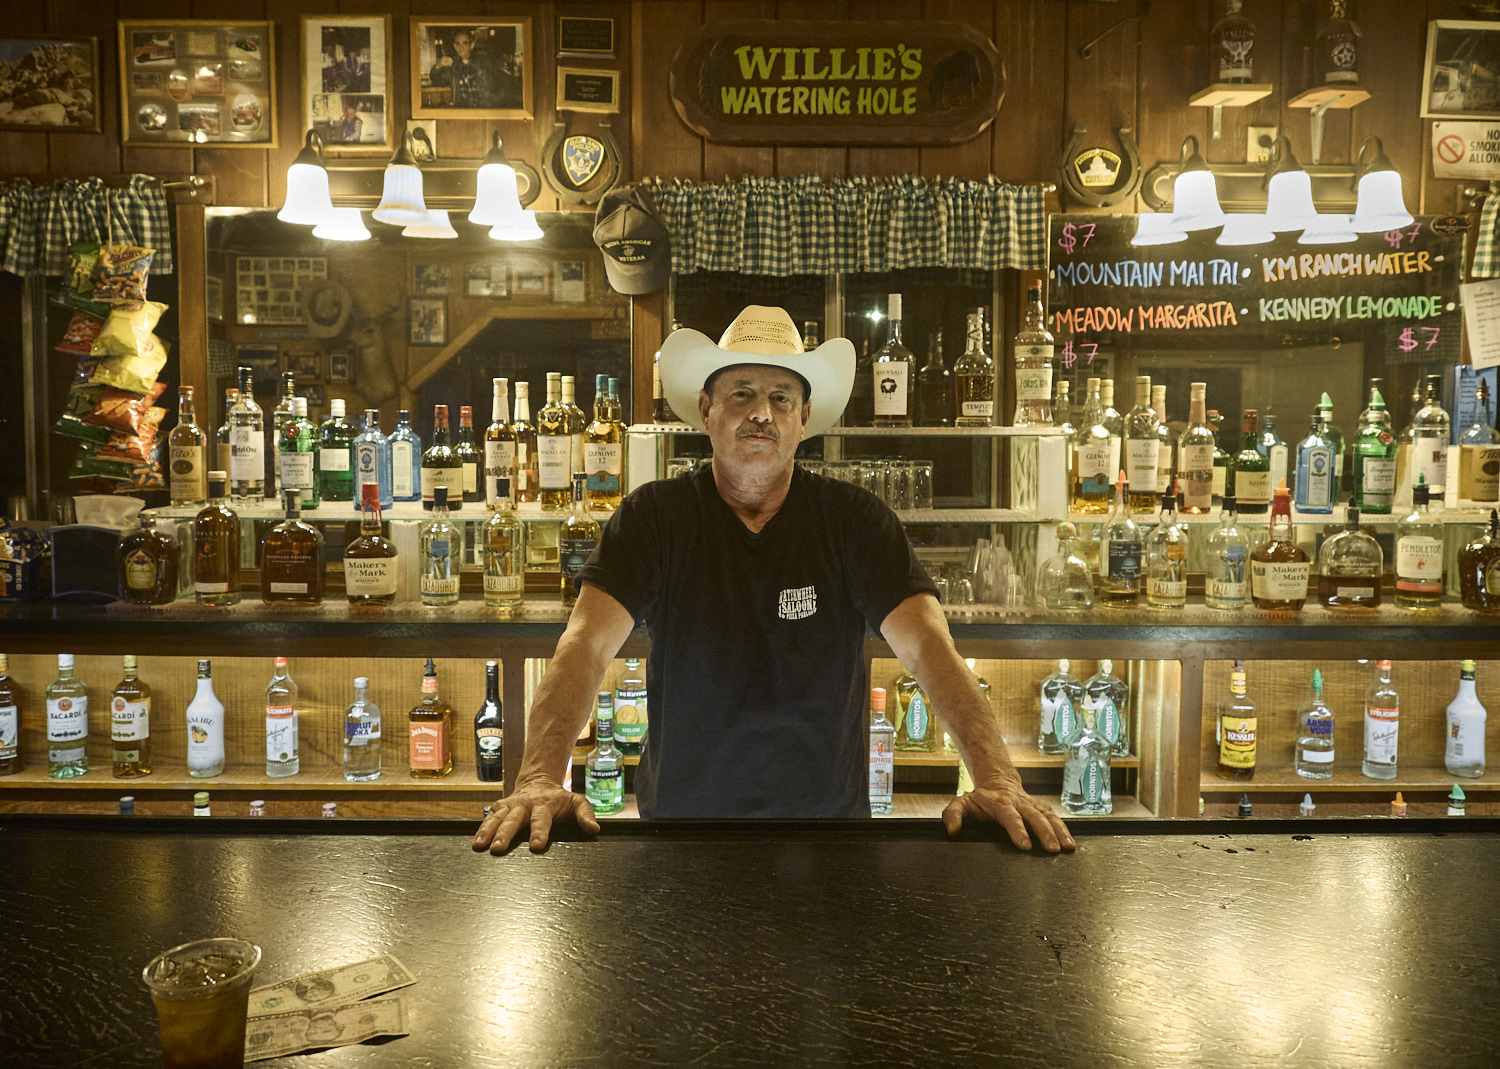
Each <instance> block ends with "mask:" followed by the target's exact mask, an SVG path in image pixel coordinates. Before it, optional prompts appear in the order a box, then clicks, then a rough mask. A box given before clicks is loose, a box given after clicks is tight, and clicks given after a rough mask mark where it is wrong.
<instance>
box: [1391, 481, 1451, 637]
mask: <svg viewBox="0 0 1500 1069" xmlns="http://www.w3.org/2000/svg"><path fill="white" fill-rule="evenodd" d="M1396 604H1397V605H1399V606H1400V607H1401V608H1403V609H1417V610H1421V611H1426V612H1436V611H1438V610H1439V609H1441V608H1442V605H1443V525H1442V524H1441V523H1439V522H1438V521H1437V520H1434V519H1433V518H1432V516H1431V515H1430V514H1429V512H1428V508H1427V483H1426V482H1425V481H1423V477H1422V476H1420V475H1418V476H1417V485H1416V486H1414V487H1413V488H1412V506H1411V511H1410V512H1408V513H1407V514H1406V515H1405V516H1403V517H1402V518H1401V525H1400V526H1399V527H1397V528H1396Z"/></svg>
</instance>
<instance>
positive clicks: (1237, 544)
mask: <svg viewBox="0 0 1500 1069" xmlns="http://www.w3.org/2000/svg"><path fill="white" fill-rule="evenodd" d="M1249 557H1250V539H1249V537H1248V536H1246V534H1245V532H1244V531H1242V530H1240V527H1239V514H1238V512H1237V508H1236V502H1235V498H1234V495H1233V494H1229V495H1227V496H1226V497H1225V498H1224V500H1223V502H1222V504H1221V505H1220V508H1219V526H1218V527H1216V528H1215V529H1214V533H1213V534H1211V535H1209V536H1208V552H1207V555H1206V563H1205V566H1204V575H1203V604H1204V605H1206V606H1208V608H1210V609H1217V610H1219V611H1220V612H1234V611H1236V610H1239V609H1243V608H1244V607H1245V603H1246V602H1247V601H1248V600H1249V598H1250V587H1249V584H1248V582H1247V580H1248V578H1249V577H1248V576H1247V575H1246V573H1245V565H1246V561H1247V560H1249Z"/></svg>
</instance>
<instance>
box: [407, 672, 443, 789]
mask: <svg viewBox="0 0 1500 1069" xmlns="http://www.w3.org/2000/svg"><path fill="white" fill-rule="evenodd" d="M406 721H407V738H408V741H409V747H410V753H409V763H410V765H411V777H412V779H442V778H443V777H444V776H446V775H448V773H450V772H452V771H453V710H452V709H451V708H449V707H448V704H447V703H446V702H444V701H443V700H442V698H440V697H438V681H437V668H436V667H435V666H434V665H433V663H432V658H431V657H429V658H427V670H426V671H425V672H423V674H422V700H421V701H419V702H418V703H417V704H416V705H415V706H413V707H412V710H411V712H410V713H408V714H407V715H406Z"/></svg>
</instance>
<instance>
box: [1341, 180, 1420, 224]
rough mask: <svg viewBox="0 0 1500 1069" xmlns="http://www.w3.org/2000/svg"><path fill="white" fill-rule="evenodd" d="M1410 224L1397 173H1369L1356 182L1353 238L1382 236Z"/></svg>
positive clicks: (1410, 218)
mask: <svg viewBox="0 0 1500 1069" xmlns="http://www.w3.org/2000/svg"><path fill="white" fill-rule="evenodd" d="M1411 223H1412V216H1411V212H1409V211H1407V210H1406V202H1405V200H1403V199H1402V196H1401V175H1400V174H1399V173H1398V172H1396V171H1370V172H1368V173H1366V174H1365V175H1364V176H1362V177H1361V178H1360V180H1359V200H1358V201H1356V202H1355V206H1354V218H1353V219H1351V220H1350V226H1351V227H1352V228H1353V230H1354V232H1355V233H1356V234H1383V233H1385V232H1386V231H1387V230H1400V229H1401V228H1402V227H1404V226H1410V225H1411Z"/></svg>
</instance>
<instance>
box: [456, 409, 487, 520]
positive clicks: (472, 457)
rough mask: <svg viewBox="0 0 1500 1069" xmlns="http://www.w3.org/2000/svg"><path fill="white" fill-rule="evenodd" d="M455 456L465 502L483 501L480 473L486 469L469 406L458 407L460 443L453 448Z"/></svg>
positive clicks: (482, 484)
mask: <svg viewBox="0 0 1500 1069" xmlns="http://www.w3.org/2000/svg"><path fill="white" fill-rule="evenodd" d="M453 455H454V456H456V457H457V458H458V470H459V481H460V486H461V487H462V489H461V491H460V493H461V494H462V495H463V499H464V501H466V502H480V501H483V500H484V482H483V480H481V479H480V477H479V473H480V471H481V470H482V469H483V468H484V455H483V454H482V453H480V451H479V446H478V445H476V444H475V443H474V409H472V408H471V407H469V406H468V405H459V406H458V441H457V442H456V443H455V444H454V446H453Z"/></svg>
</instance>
